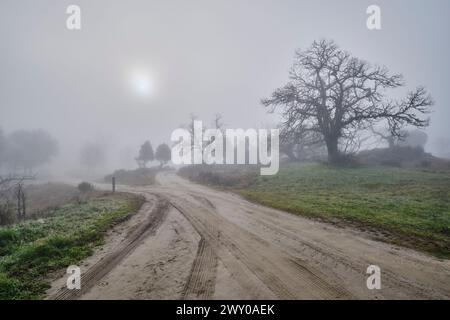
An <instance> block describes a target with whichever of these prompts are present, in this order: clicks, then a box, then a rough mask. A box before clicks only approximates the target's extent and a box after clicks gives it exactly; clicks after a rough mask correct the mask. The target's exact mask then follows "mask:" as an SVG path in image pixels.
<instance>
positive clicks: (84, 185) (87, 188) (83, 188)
mask: <svg viewBox="0 0 450 320" xmlns="http://www.w3.org/2000/svg"><path fill="white" fill-rule="evenodd" d="M78 190H80V192H82V193H87V192H91V191H94V186H93V185H92V184H90V183H89V182H81V183H80V184H79V185H78Z"/></svg>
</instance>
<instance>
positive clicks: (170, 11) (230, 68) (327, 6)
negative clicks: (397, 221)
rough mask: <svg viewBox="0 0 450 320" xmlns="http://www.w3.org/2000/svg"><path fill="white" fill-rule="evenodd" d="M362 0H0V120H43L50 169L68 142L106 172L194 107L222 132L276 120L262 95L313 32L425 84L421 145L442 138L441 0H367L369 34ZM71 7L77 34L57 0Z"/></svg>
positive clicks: (446, 72)
mask: <svg viewBox="0 0 450 320" xmlns="http://www.w3.org/2000/svg"><path fill="white" fill-rule="evenodd" d="M373 3H374V1H361V0H353V1H332V0H329V1H299V0H293V1H288V0H280V1H278V0H277V1H275V0H272V1H268V0H247V1H242V0H239V1H238V0H232V1H229V0H228V1H224V0H222V1H218V0H205V1H199V0H191V1H181V0H180V1H174V0H169V1H162V0H150V1H149V0H142V1H137V0H129V1H119V0H97V1H92V0H86V1H83V0H70V1H63V0H58V1H56V0H52V1H51V0H38V1H36V0H30V1H25V0H2V1H1V2H0V41H1V44H0V46H1V47H0V70H1V72H0V128H2V129H3V131H5V132H6V133H9V132H12V131H14V130H17V129H45V130H46V131H48V132H49V133H50V134H51V135H52V136H53V137H54V138H56V139H57V140H58V143H59V155H58V157H57V158H55V159H54V160H53V162H52V166H53V168H58V170H57V171H58V172H66V171H70V170H75V169H77V167H78V166H79V153H80V148H81V147H82V146H83V144H85V143H99V144H102V145H104V146H105V148H106V149H107V150H108V158H109V164H108V166H106V167H105V168H108V170H109V169H112V168H116V167H132V166H135V164H134V162H133V158H134V157H135V156H136V155H137V153H138V150H139V146H140V145H141V144H142V143H143V142H144V141H145V140H150V141H151V142H152V144H153V147H154V148H155V147H156V146H157V145H158V144H159V143H162V142H166V143H169V142H170V134H171V132H172V131H173V130H174V129H176V128H178V127H179V126H180V125H181V124H183V123H186V122H188V121H189V115H190V114H191V113H195V114H196V115H197V116H198V117H199V119H201V120H203V121H204V122H206V123H209V122H210V121H212V119H213V116H214V114H215V113H220V114H222V116H223V119H224V122H225V123H226V125H227V126H228V127H232V128H239V127H242V128H252V127H253V128H254V127H260V126H266V127H267V126H273V127H274V126H276V124H277V118H276V116H274V115H269V114H267V112H266V110H265V109H264V107H263V106H262V105H261V103H260V100H261V98H264V97H267V96H268V95H270V94H271V92H272V91H273V90H274V89H276V88H278V87H280V86H282V85H283V84H285V83H286V82H287V80H288V70H289V68H290V66H291V64H292V61H293V56H294V52H295V50H296V49H298V48H306V47H308V46H309V45H310V44H311V42H312V41H314V40H316V39H321V38H327V39H328V38H330V39H334V40H335V41H336V42H337V43H338V44H339V45H340V46H341V47H342V48H344V49H346V50H348V51H350V52H351V53H353V54H354V55H355V56H357V57H360V58H363V59H366V60H368V61H370V62H373V63H379V64H382V65H386V66H387V67H388V68H389V69H390V70H391V71H392V72H395V73H401V74H403V75H404V77H405V80H406V87H405V89H413V88H415V87H416V86H418V85H425V86H426V88H427V90H428V91H429V92H430V93H431V95H432V96H433V98H434V100H435V102H436V103H435V105H434V107H433V113H432V114H431V115H430V116H431V125H430V127H429V128H427V129H426V132H427V134H428V135H429V141H428V144H427V147H426V149H427V151H429V152H433V153H436V154H444V153H445V152H449V151H448V150H442V149H441V147H440V146H439V145H438V143H437V141H438V140H439V139H442V138H447V137H449V136H450V135H449V132H450V129H449V126H448V125H447V120H448V119H449V117H450V93H449V90H448V84H449V83H450V61H449V57H450V44H449V41H448V30H450V20H449V19H448V15H449V13H450V2H449V1H447V0H434V1H427V2H425V1H420V0H415V1H411V0H404V1H398V0H397V1H380V0H378V1H376V4H377V5H379V6H380V7H381V10H382V30H378V31H370V30H368V29H367V28H366V18H367V15H366V8H367V6H368V5H370V4H373ZM70 4H76V5H79V6H80V8H81V21H82V29H81V30H68V29H67V28H66V19H67V17H68V15H67V14H66V8H67V6H68V5H70Z"/></svg>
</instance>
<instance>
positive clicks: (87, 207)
mask: <svg viewBox="0 0 450 320" xmlns="http://www.w3.org/2000/svg"><path fill="white" fill-rule="evenodd" d="M141 204H142V200H141V199H139V198H132V197H131V196H128V195H121V194H115V195H111V194H110V195H103V196H99V197H94V198H90V199H88V200H86V201H85V202H82V203H76V202H75V203H71V204H66V205H64V206H62V207H60V208H57V209H54V210H51V212H48V213H47V215H46V218H43V219H39V220H28V221H26V222H24V223H21V224H17V225H13V226H9V227H0V299H36V298H40V297H42V295H43V294H44V292H45V290H46V289H47V288H48V287H49V284H48V281H47V277H48V275H49V274H50V273H51V272H54V271H56V270H60V269H65V268H67V267H68V266H69V265H71V264H77V263H78V262H79V261H81V260H82V259H83V258H86V257H87V256H89V255H91V254H92V250H93V248H94V247H95V246H97V245H99V244H101V243H102V240H103V237H104V235H105V233H106V231H107V230H108V229H109V228H110V227H112V226H113V225H115V224H117V223H118V222H120V221H122V220H123V219H125V218H127V217H128V216H129V215H130V214H131V213H133V212H136V211H137V209H138V208H139V207H140V205H141Z"/></svg>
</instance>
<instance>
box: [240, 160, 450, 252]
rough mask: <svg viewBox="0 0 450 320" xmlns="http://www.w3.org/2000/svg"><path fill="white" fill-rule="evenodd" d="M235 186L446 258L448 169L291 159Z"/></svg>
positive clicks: (271, 202) (267, 201) (449, 248)
mask: <svg viewBox="0 0 450 320" xmlns="http://www.w3.org/2000/svg"><path fill="white" fill-rule="evenodd" d="M234 191H236V192H238V193H240V194H242V195H243V196H245V197H246V198H248V199H250V200H252V201H255V202H259V203H261V204H264V205H267V206H270V207H274V208H278V209H282V210H286V211H289V212H292V213H296V214H301V215H304V216H308V217H314V218H320V219H323V220H325V221H330V222H339V221H341V222H342V221H344V222H346V223H351V224H354V225H357V226H358V227H360V228H367V229H370V230H377V231H381V232H382V233H384V235H383V237H382V238H384V239H388V240H389V241H391V242H394V243H397V244H401V245H405V246H408V247H412V248H415V249H420V250H423V251H427V252H430V253H433V254H435V255H437V256H440V257H446V258H449V257H450V171H427V170H421V169H400V168H387V167H375V168H374V167H372V168H351V169H342V168H331V167H326V166H321V165H298V164H293V165H289V166H287V167H285V168H282V169H280V172H279V173H278V175H276V176H270V177H268V176H266V177H264V176H260V177H258V178H257V179H256V181H255V182H254V183H253V184H251V185H250V186H249V187H247V188H245V189H244V188H235V189H234Z"/></svg>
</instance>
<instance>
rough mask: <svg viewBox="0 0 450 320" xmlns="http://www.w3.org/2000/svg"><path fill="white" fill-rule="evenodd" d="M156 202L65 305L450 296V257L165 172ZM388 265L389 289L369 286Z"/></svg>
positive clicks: (86, 273)
mask: <svg viewBox="0 0 450 320" xmlns="http://www.w3.org/2000/svg"><path fill="white" fill-rule="evenodd" d="M157 180H158V185H157V186H154V187H145V188H144V187H141V188H137V187H125V186H119V187H118V189H119V190H122V191H129V192H135V193H139V194H142V195H144V196H145V197H146V199H147V203H146V204H145V205H144V207H143V208H142V209H141V210H140V212H139V213H138V214H136V215H135V216H134V217H133V218H132V219H130V220H129V221H127V222H126V223H124V224H122V225H120V226H118V227H117V228H115V229H114V230H113V231H111V233H110V234H109V235H108V238H107V241H106V245H105V246H104V247H102V248H101V249H99V250H97V252H96V253H95V254H94V255H93V256H92V257H91V258H89V259H87V260H86V261H85V262H84V263H83V265H82V266H81V267H82V273H83V277H82V290H81V291H79V292H75V291H68V290H65V289H64V285H65V277H61V278H60V279H57V280H55V282H54V283H53V285H52V288H51V289H50V290H49V292H48V295H49V298H56V299H73V298H80V299H402V298H405V299H429V298H438V299H439V298H444V299H445V298H446V299H450V261H448V260H445V261H440V260H438V259H435V258H432V257H429V256H426V255H424V254H420V253H417V252H415V251H412V250H409V249H405V248H399V247H396V246H393V245H388V244H385V243H381V242H377V241H373V240H371V239H370V237H369V236H368V235H367V234H364V233H362V232H359V231H356V230H352V229H343V228H336V227H334V226H332V225H329V224H324V223H320V222H316V221H311V220H308V219H305V218H302V217H299V216H295V215H292V214H289V213H285V212H281V211H278V210H273V209H270V208H266V207H263V206H260V205H256V204H253V203H250V202H248V201H246V200H244V199H242V198H241V197H239V196H237V195H234V194H231V193H227V192H220V191H216V190H213V189H210V188H207V187H204V186H200V185H196V184H193V183H191V182H188V181H186V180H184V179H181V178H180V177H178V176H176V175H175V174H174V173H162V174H160V175H158V177H157ZM369 265H377V266H379V267H380V268H381V289H380V290H369V289H368V288H367V285H366V280H367V277H368V275H367V274H366V270H367V267H368V266H369Z"/></svg>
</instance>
